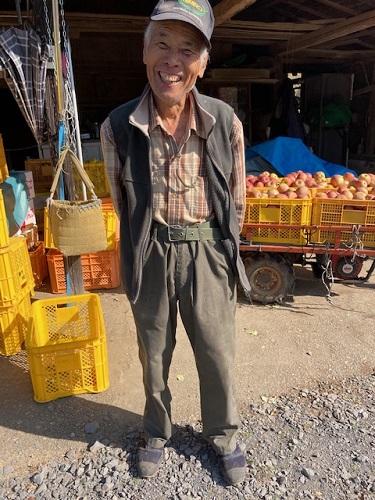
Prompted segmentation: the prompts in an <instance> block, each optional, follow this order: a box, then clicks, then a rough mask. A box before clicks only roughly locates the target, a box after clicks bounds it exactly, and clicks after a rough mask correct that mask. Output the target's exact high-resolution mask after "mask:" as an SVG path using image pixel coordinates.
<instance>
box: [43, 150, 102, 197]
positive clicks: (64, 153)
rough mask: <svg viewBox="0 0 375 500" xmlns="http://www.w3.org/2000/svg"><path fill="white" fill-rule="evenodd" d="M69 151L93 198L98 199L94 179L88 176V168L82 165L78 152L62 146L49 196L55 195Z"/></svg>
mask: <svg viewBox="0 0 375 500" xmlns="http://www.w3.org/2000/svg"><path fill="white" fill-rule="evenodd" d="M68 153H69V154H70V157H71V160H72V163H73V165H74V166H75V167H76V169H77V172H78V173H79V175H80V177H81V179H82V180H83V182H84V183H85V185H86V187H87V189H88V190H89V191H90V193H91V198H92V199H93V200H96V199H97V196H96V194H95V192H94V184H93V183H92V181H91V179H90V177H89V176H88V174H87V172H86V170H85V169H84V168H83V167H82V165H81V162H80V161H79V159H78V158H77V156H76V154H75V153H74V152H73V151H72V150H71V149H70V148H68V147H64V148H62V151H61V153H60V157H59V161H58V162H57V169H56V173H55V177H54V179H53V182H52V186H51V189H50V193H51V194H50V196H49V198H50V199H52V198H53V195H54V194H55V191H56V188H57V183H58V181H59V177H60V174H61V172H62V169H63V166H64V161H65V158H66V156H67V154H68Z"/></svg>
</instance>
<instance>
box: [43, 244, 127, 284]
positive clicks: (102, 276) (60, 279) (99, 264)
mask: <svg viewBox="0 0 375 500" xmlns="http://www.w3.org/2000/svg"><path fill="white" fill-rule="evenodd" d="M81 263H82V275H83V285H84V288H85V290H98V289H101V288H104V289H109V288H117V287H118V286H120V262H119V249H118V244H117V246H116V250H105V251H103V252H96V253H90V254H85V255H81ZM47 265H48V272H49V277H50V282H51V289H52V292H53V293H65V292H66V275H65V267H64V258H63V254H62V253H61V252H59V251H58V250H56V249H55V248H51V249H50V250H48V253H47Z"/></svg>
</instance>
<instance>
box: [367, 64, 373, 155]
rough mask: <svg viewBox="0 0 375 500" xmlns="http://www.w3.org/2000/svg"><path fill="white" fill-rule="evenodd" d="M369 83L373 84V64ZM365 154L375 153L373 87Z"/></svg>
mask: <svg viewBox="0 0 375 500" xmlns="http://www.w3.org/2000/svg"><path fill="white" fill-rule="evenodd" d="M371 83H372V84H375V64H373V66H372V80H371ZM365 152H366V154H369V155H373V154H374V153H375V86H374V88H373V90H371V93H370V102H369V113H368V118H367V134H366V148H365Z"/></svg>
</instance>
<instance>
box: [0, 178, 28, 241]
mask: <svg viewBox="0 0 375 500" xmlns="http://www.w3.org/2000/svg"><path fill="white" fill-rule="evenodd" d="M9 174H10V177H8V178H7V179H5V181H4V182H2V183H1V184H0V189H1V190H2V193H3V198H4V206H5V212H6V216H7V221H8V230H9V235H10V236H14V235H15V234H16V233H17V231H18V230H19V228H20V227H21V226H22V224H23V222H24V220H25V218H26V215H27V211H28V209H29V200H28V189H27V185H26V177H25V174H23V173H22V172H15V171H11V172H9Z"/></svg>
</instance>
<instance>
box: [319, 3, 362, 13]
mask: <svg viewBox="0 0 375 500" xmlns="http://www.w3.org/2000/svg"><path fill="white" fill-rule="evenodd" d="M318 1H319V3H321V4H323V5H326V6H327V7H330V8H331V9H334V10H337V11H339V12H344V13H345V14H349V15H350V16H355V15H356V14H357V12H356V10H355V9H350V8H349V7H346V6H345V5H342V4H341V3H338V2H337V1H334V0H318Z"/></svg>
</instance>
